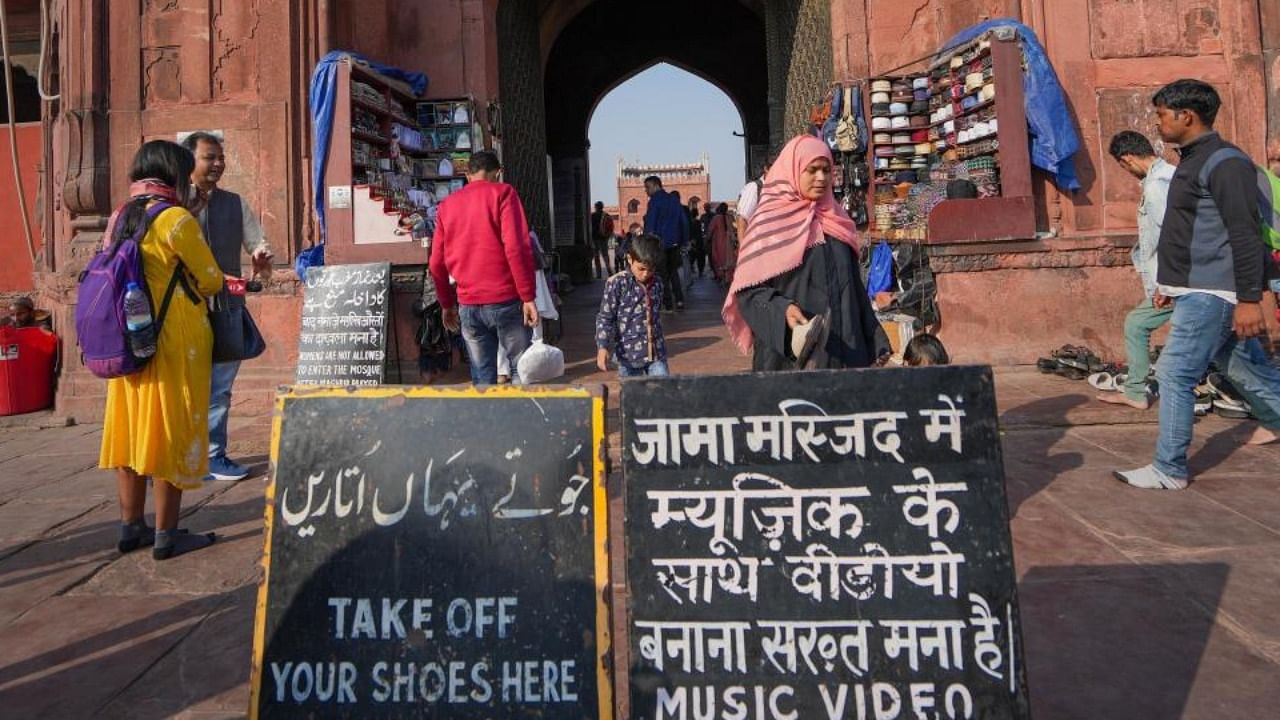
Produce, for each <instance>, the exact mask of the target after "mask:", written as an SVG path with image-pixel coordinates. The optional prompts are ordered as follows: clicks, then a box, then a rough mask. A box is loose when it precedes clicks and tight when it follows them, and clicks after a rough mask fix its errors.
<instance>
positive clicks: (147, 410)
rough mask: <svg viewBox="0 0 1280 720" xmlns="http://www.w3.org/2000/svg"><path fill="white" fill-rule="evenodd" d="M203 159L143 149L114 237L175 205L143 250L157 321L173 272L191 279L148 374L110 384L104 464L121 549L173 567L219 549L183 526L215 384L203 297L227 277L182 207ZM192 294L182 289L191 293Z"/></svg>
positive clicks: (171, 148) (166, 147) (202, 459)
mask: <svg viewBox="0 0 1280 720" xmlns="http://www.w3.org/2000/svg"><path fill="white" fill-rule="evenodd" d="M194 168H195V159H194V158H193V157H192V155H191V153H190V152H189V151H188V150H186V149H185V148H183V147H182V146H180V145H177V144H175V143H171V142H168V141H165V140H153V141H151V142H148V143H146V144H144V145H143V146H142V147H141V148H139V149H138V152H137V154H136V155H134V158H133V167H132V168H131V169H130V171H129V179H130V180H131V181H132V183H133V185H132V186H131V187H130V192H129V195H130V198H129V201H128V202H127V203H125V204H124V205H123V206H121V207H120V208H119V209H117V210H116V213H115V216H114V218H113V221H112V222H111V223H110V224H109V229H108V238H114V237H115V234H114V233H117V232H120V233H125V234H126V236H127V235H132V234H133V233H134V232H135V231H136V229H137V228H138V227H139V224H140V223H145V222H147V212H146V211H147V208H148V207H150V206H151V205H153V204H154V203H157V202H162V201H163V202H166V203H169V204H171V205H173V207H171V208H169V209H167V210H164V211H162V212H161V213H160V214H159V215H157V216H156V217H155V219H154V220H153V221H151V224H150V227H148V229H147V232H146V235H145V236H144V237H143V239H142V241H141V242H140V243H139V251H140V255H141V257H142V269H143V274H144V275H145V276H146V279H147V288H148V289H149V291H150V293H151V303H152V307H153V308H154V312H155V313H156V314H157V315H158V314H159V312H160V306H161V302H162V300H163V296H164V292H165V289H166V288H167V287H168V285H169V280H170V278H171V277H173V273H175V272H178V273H184V274H185V280H186V282H185V283H179V288H178V289H177V290H176V291H175V292H174V294H173V298H172V300H171V301H170V304H169V309H168V313H167V315H166V316H165V318H164V323H163V324H162V325H161V326H160V334H159V337H158V338H157V341H156V353H155V355H154V356H153V357H152V358H151V361H150V362H149V363H147V365H146V367H144V368H143V369H142V371H141V372H137V373H134V374H132V375H126V376H124V377H119V378H114V379H112V380H108V381H107V410H106V416H105V418H104V419H103V424H104V427H103V431H102V452H101V454H100V456H99V459H98V466H99V467H101V468H104V469H114V470H115V471H116V485H117V490H118V493H119V498H120V520H121V529H120V542H119V544H118V548H119V550H120V551H121V552H129V551H131V550H135V549H137V548H139V547H143V546H146V545H151V544H153V543H154V548H153V549H152V556H153V557H155V559H157V560H167V559H169V558H171V557H173V556H175V555H180V554H182V553H185V552H190V551H192V550H198V549H200V548H203V547H207V546H209V545H212V544H213V541H214V534H213V533H207V534H199V535H197V534H191V533H187V532H185V531H183V530H179V529H178V510H179V508H180V506H181V504H182V491H183V490H191V489H194V488H198V487H200V484H201V481H202V478H203V477H204V475H205V472H206V470H207V467H208V451H207V450H208V445H209V421H208V412H209V385H210V376H211V374H212V371H213V331H212V330H211V329H210V327H209V319H208V317H207V314H206V313H207V309H206V305H205V303H204V302H203V298H201V297H197V296H195V294H196V293H198V294H199V295H200V296H204V297H208V296H210V295H213V294H214V293H216V292H218V291H219V290H220V289H221V288H222V283H223V274H222V271H221V270H220V269H219V268H218V264H217V262H216V261H214V259H213V254H212V253H211V252H210V251H209V246H208V245H207V244H206V243H205V240H204V236H203V234H202V233H201V232H200V225H199V223H198V222H196V219H195V218H194V217H192V215H191V213H190V212H188V211H187V210H186V209H185V208H184V207H182V204H183V201H185V200H186V198H187V196H188V191H189V188H190V184H191V171H192V170H193V169H194ZM183 285H185V286H186V287H185V288H183V287H182V286H183ZM147 478H153V479H154V480H155V482H154V483H153V486H154V488H155V514H156V524H155V530H154V531H153V530H152V529H151V528H150V527H148V526H147V524H146V521H145V519H144V517H143V512H144V508H145V505H146V496H147V482H146V481H147Z"/></svg>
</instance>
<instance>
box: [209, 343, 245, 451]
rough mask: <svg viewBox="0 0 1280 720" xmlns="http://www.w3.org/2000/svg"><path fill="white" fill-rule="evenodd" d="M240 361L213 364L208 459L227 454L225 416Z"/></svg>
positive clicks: (228, 411) (228, 408) (229, 410)
mask: <svg viewBox="0 0 1280 720" xmlns="http://www.w3.org/2000/svg"><path fill="white" fill-rule="evenodd" d="M238 372H240V361H239V360H232V361H231V362H221V363H214V364H213V382H212V383H211V386H210V388H209V459H210V460H213V459H216V458H220V457H226V456H227V416H229V415H230V414H231V386H232V385H233V384H235V381H236V373H238Z"/></svg>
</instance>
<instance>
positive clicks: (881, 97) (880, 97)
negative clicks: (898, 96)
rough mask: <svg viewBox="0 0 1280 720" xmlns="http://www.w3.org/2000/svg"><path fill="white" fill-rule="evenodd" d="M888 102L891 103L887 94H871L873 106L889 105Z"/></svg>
mask: <svg viewBox="0 0 1280 720" xmlns="http://www.w3.org/2000/svg"><path fill="white" fill-rule="evenodd" d="M887 102H889V93H887V92H873V93H871V104H872V105H875V104H877V103H887Z"/></svg>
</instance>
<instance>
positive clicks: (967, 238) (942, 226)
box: [863, 29, 1036, 244]
mask: <svg viewBox="0 0 1280 720" xmlns="http://www.w3.org/2000/svg"><path fill="white" fill-rule="evenodd" d="M966 54H969V55H970V57H969V58H968V60H966V61H965V63H964V64H963V65H962V66H961V67H960V68H956V69H953V68H952V67H951V62H952V58H953V57H956V56H959V57H962V58H963V57H964V56H965V55H966ZM985 57H990V58H991V78H990V80H989V82H990V83H992V84H994V87H995V96H994V97H993V98H990V99H987V100H981V101H980V102H978V103H976V104H974V105H973V106H972V107H969V108H964V109H963V110H961V109H960V99H959V98H953V97H951V94H950V93H951V91H950V85H946V86H945V87H944V84H943V82H942V78H941V77H935V76H936V75H938V71H939V70H941V71H942V73H941V74H942V75H943V76H948V77H949V78H950V83H951V84H955V83H956V82H959V83H963V82H964V76H965V74H966V71H967V69H968V68H967V66H968V63H971V62H973V61H975V60H982V59H983V58H985ZM1022 74H1023V71H1022V48H1021V45H1020V44H1019V42H1018V40H1017V38H1016V36H1015V35H1014V34H1012V33H1006V32H1003V31H1001V30H999V29H997V30H993V31H991V32H988V33H986V34H984V35H982V36H980V37H978V38H974V39H973V40H972V41H970V42H968V43H965V44H964V45H961V46H958V47H955V48H952V49H950V50H948V51H947V53H946V54H945V55H941V56H939V57H937V58H936V59H935V60H934V61H933V62H931V63H930V64H929V65H928V67H926V68H924V69H922V70H920V71H918V72H915V73H904V74H897V75H890V76H885V77H879V76H878V77H875V78H872V79H871V81H869V82H867V83H866V84H865V86H864V103H863V106H864V107H866V108H868V109H870V108H872V103H871V100H872V94H873V89H872V88H873V86H874V81H876V80H889V81H890V82H893V81H898V82H902V81H904V80H905V81H907V82H910V81H911V80H912V79H913V78H918V77H926V78H928V79H929V81H928V91H929V93H928V94H929V97H930V99H931V100H932V99H934V98H936V97H938V96H939V95H940V94H943V93H946V95H947V96H948V99H949V100H950V101H951V102H952V103H954V106H955V108H956V112H955V114H954V116H953V117H951V118H947V119H939V120H936V121H935V120H933V119H932V118H930V122H929V123H928V125H927V126H924V127H906V128H897V129H892V128H890V129H880V130H876V129H872V128H871V125H872V118H871V117H870V116H869V117H868V132H869V134H870V137H869V138H868V151H867V157H868V164H869V165H870V167H871V169H872V172H871V177H872V184H871V192H868V193H867V215H868V217H869V218H870V219H871V227H870V229H869V231H868V235H869V236H871V237H873V238H878V239H887V240H890V241H896V240H903V241H916V242H926V243H930V244H942V243H965V242H996V241H1000V240H1007V239H1027V238H1032V237H1034V236H1035V231H1036V220H1035V202H1034V197H1033V191H1032V186H1031V157H1030V145H1029V142H1028V135H1027V121H1026V111H1025V107H1024V98H1025V95H1024V92H1023V83H1022ZM975 93H976V91H969V92H966V93H962V96H963V95H974V94H975ZM993 108H994V110H993ZM935 109H936V104H935V103H932V102H931V106H930V114H932V112H933V111H934V110H935ZM988 114H990V115H991V116H992V119H993V120H994V122H995V124H996V126H997V128H998V129H997V130H996V131H995V132H991V133H990V134H987V135H984V136H981V137H974V138H968V139H966V140H965V141H964V142H960V141H959V138H958V136H959V129H960V128H959V125H960V124H961V120H962V119H965V118H973V117H980V116H986V115H988ZM949 121H950V122H952V123H953V125H952V127H953V128H954V133H953V134H951V135H950V136H948V135H947V134H945V133H943V132H940V131H941V130H942V128H943V127H944V126H945V124H946V123H947V122H949ZM920 130H928V131H929V135H928V137H929V140H928V142H930V143H935V148H934V150H933V151H932V152H931V153H930V154H929V155H928V160H927V162H926V164H925V166H924V167H923V168H920V167H918V166H917V167H916V168H903V167H899V168H879V169H877V168H876V164H877V163H876V159H877V154H876V148H877V147H885V146H886V143H876V142H874V138H875V136H876V135H877V134H885V133H888V134H891V135H898V134H903V133H911V132H916V131H920ZM939 139H945V140H946V150H947V151H949V152H945V153H944V152H939V151H938V149H937V148H936V142H937V140H939ZM918 144H923V141H921V142H919V143H917V142H914V141H912V142H891V143H888V144H887V145H888V147H892V148H898V147H903V146H905V145H918ZM980 155H986V156H990V157H991V158H992V159H993V160H994V164H995V166H996V168H997V170H998V177H999V195H998V196H993V197H982V198H977V199H966V200H942V201H941V202H939V203H938V204H937V205H935V206H934V207H933V208H932V210H931V211H930V212H929V215H928V217H927V219H921V220H920V221H919V222H918V223H916V224H914V225H913V226H911V227H895V226H892V225H890V226H888V227H884V226H882V223H880V222H878V220H883V219H884V214H883V213H882V215H881V217H880V218H877V215H876V205H877V203H879V202H883V201H882V199H881V198H878V197H877V195H878V194H880V193H884V192H885V190H886V188H887V187H889V186H895V185H898V184H899V183H897V182H895V181H894V179H893V178H894V176H895V174H896V173H898V172H901V171H903V170H906V169H914V170H916V171H917V172H919V171H922V170H923V171H924V172H926V173H928V175H929V181H928V182H931V183H945V182H946V179H934V177H933V175H934V173H935V171H939V170H940V166H941V165H942V164H943V163H944V161H945V162H958V161H961V162H962V161H964V160H966V159H970V158H972V157H976V156H980ZM894 157H899V156H896V155H895V156H894ZM917 184H918V183H917ZM892 202H895V203H896V202H905V199H895V200H893V201H892ZM978 219H980V222H976V221H975V220H978Z"/></svg>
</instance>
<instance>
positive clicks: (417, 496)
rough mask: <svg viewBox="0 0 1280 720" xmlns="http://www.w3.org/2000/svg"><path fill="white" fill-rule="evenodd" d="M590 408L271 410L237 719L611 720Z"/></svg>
mask: <svg viewBox="0 0 1280 720" xmlns="http://www.w3.org/2000/svg"><path fill="white" fill-rule="evenodd" d="M603 418H604V398H603V397H602V396H601V395H600V394H597V393H593V392H592V391H588V390H580V389H575V390H569V389H547V390H543V391H539V390H538V389H535V388H525V389H490V390H486V391H478V390H475V389H470V388H466V389H456V390H451V389H440V390H436V389H432V388H411V389H410V388H389V387H383V388H360V389H347V390H342V389H335V388H310V389H301V388H296V389H294V390H293V391H292V392H289V393H286V394H283V395H281V396H280V398H279V399H278V401H277V412H276V425H275V434H274V437H273V449H272V459H273V462H274V468H275V470H274V477H273V479H272V483H271V485H270V489H269V490H268V495H267V530H266V549H265V559H264V561H263V565H264V567H265V570H266V576H265V579H264V581H263V584H262V586H261V588H260V590H259V597H258V615H257V622H256V627H255V636H254V663H253V678H252V705H251V711H250V714H251V716H252V717H261V718H284V717H288V718H297V717H308V718H474V719H480V718H484V719H489V718H541V719H546V720H555V719H557V718H561V719H564V720H569V719H572V720H582V719H583V718H602V719H603V718H610V717H612V685H611V682H610V681H609V679H608V675H607V674H606V672H605V667H606V665H605V662H604V658H605V657H606V655H607V654H608V653H609V652H610V643H609V636H608V627H609V626H608V608H607V606H606V604H605V596H604V592H605V587H606V586H605V583H606V582H607V578H608V572H607V569H608V559H607V556H606V548H605V542H606V537H607V534H606V515H607V510H606V500H605V491H604V469H603V468H604V466H603V459H602V458H603V454H602V453H603V442H604V429H603V428H604V420H603Z"/></svg>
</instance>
